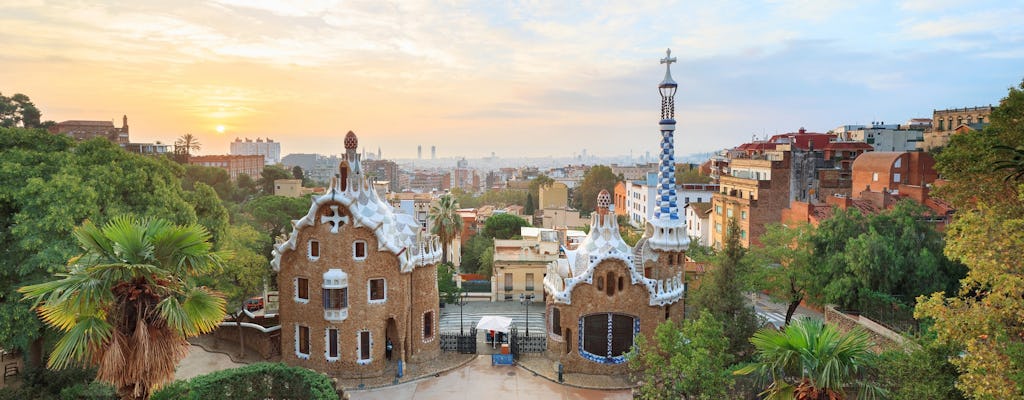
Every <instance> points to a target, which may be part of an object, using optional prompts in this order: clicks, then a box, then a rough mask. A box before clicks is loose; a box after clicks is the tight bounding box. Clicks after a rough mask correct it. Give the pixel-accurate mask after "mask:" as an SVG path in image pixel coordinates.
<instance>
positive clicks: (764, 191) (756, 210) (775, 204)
mask: <svg viewBox="0 0 1024 400" xmlns="http://www.w3.org/2000/svg"><path fill="white" fill-rule="evenodd" d="M789 155H790V152H783V151H774V150H773V151H769V152H765V153H764V154H761V155H755V156H750V158H733V159H732V160H731V161H730V169H731V172H732V175H726V176H722V177H721V179H720V181H719V182H720V189H719V192H718V193H716V194H715V195H714V196H713V198H712V202H711V203H712V204H711V205H712V209H711V215H710V221H708V222H709V224H710V226H709V228H710V234H711V235H710V236H711V240H710V243H709V245H710V246H713V247H716V248H721V247H722V246H724V243H725V239H726V234H727V231H728V227H729V221H730V220H733V219H735V220H736V222H737V223H738V224H739V230H740V231H739V232H738V234H739V236H740V243H742V244H743V246H744V247H749V246H750V243H751V238H752V237H753V238H755V242H756V238H757V237H760V235H761V234H763V233H764V232H765V227H766V226H767V225H768V224H771V223H773V222H779V221H781V215H782V209H784V208H786V207H788V206H789V200H790V158H789Z"/></svg>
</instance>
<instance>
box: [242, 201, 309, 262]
mask: <svg viewBox="0 0 1024 400" xmlns="http://www.w3.org/2000/svg"><path fill="white" fill-rule="evenodd" d="M309 202H310V200H309V199H307V198H303V197H284V196H260V197H257V198H255V199H252V200H251V201H249V202H248V203H246V206H245V210H246V211H247V212H248V214H249V215H250V216H251V217H252V221H253V223H254V224H255V225H256V226H257V227H259V228H260V230H261V231H263V232H267V233H269V234H270V235H271V236H277V235H281V234H286V233H288V232H289V231H290V230H291V226H292V220H293V219H298V218H299V217H301V216H303V215H306V213H307V212H308V211H309V205H310V203H309ZM268 254H269V253H268Z"/></svg>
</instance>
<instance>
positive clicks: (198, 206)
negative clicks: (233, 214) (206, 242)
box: [185, 182, 231, 243]
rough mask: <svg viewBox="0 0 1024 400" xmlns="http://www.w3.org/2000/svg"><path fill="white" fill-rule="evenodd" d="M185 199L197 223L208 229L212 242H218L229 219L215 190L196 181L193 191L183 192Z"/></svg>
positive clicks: (223, 234) (222, 237)
mask: <svg viewBox="0 0 1024 400" xmlns="http://www.w3.org/2000/svg"><path fill="white" fill-rule="evenodd" d="M185 200H186V201H188V202H189V203H191V204H192V207H194V209H195V211H196V218H197V219H198V221H199V224H200V225H202V226H204V227H206V229H207V230H209V231H210V234H211V235H212V236H213V242H214V243H218V242H220V241H221V240H222V239H224V236H225V234H226V233H227V230H228V224H229V223H230V222H231V221H230V217H229V216H228V209H227V208H225V207H224V204H222V202H221V199H220V198H219V197H217V192H216V191H214V190H213V188H212V187H210V186H209V185H207V184H205V183H203V182H196V183H195V190H194V191H192V192H185Z"/></svg>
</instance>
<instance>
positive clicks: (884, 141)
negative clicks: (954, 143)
mask: <svg viewBox="0 0 1024 400" xmlns="http://www.w3.org/2000/svg"><path fill="white" fill-rule="evenodd" d="M915 128H916V129H915ZM924 129H925V128H924V125H923V124H918V125H884V124H882V123H880V122H878V123H873V124H871V126H864V125H844V126H841V127H838V128H836V129H834V130H833V132H834V133H836V134H837V135H839V137H842V138H845V139H846V140H850V141H855V142H864V143H867V144H869V145H871V147H872V148H873V149H874V151H918V150H920V149H919V147H920V144H921V142H923V141H924Z"/></svg>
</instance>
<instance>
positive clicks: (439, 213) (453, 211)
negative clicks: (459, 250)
mask: <svg viewBox="0 0 1024 400" xmlns="http://www.w3.org/2000/svg"><path fill="white" fill-rule="evenodd" d="M458 210H459V203H458V202H457V201H455V198H454V197H452V195H450V194H446V195H444V196H441V197H440V198H439V199H437V202H436V203H434V204H431V205H430V221H431V224H432V226H431V228H430V233H433V234H435V235H437V236H438V237H439V238H440V239H441V261H442V262H448V251H449V250H450V247H451V243H452V240H455V238H457V237H458V236H459V234H460V233H462V216H460V215H459V213H458Z"/></svg>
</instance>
